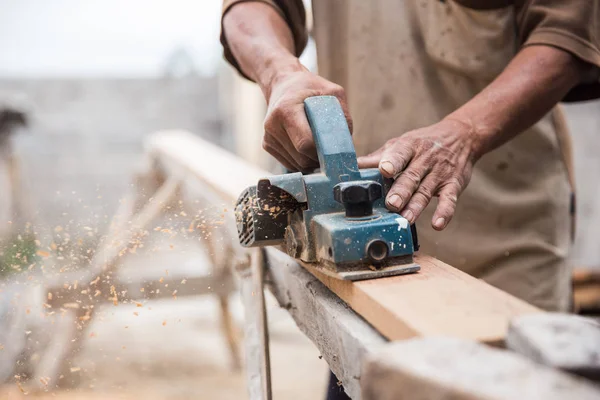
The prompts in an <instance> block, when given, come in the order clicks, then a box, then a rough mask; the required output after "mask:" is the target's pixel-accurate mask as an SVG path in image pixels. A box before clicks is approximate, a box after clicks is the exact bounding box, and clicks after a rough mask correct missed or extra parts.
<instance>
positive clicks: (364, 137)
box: [313, 0, 572, 311]
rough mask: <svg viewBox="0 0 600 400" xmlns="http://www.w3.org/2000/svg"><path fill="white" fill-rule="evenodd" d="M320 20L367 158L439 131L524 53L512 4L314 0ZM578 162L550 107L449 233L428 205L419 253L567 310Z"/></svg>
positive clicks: (466, 199)
mask: <svg viewBox="0 0 600 400" xmlns="http://www.w3.org/2000/svg"><path fill="white" fill-rule="evenodd" d="M313 18H314V36H315V40H316V45H317V46H316V47H317V57H318V68H319V74H320V75H322V76H324V77H325V78H327V79H330V80H332V81H334V82H336V83H339V84H340V85H342V86H344V87H345V88H346V91H347V96H348V101H349V107H350V111H351V114H352V116H353V120H354V141H355V145H356V149H357V152H358V154H359V155H360V154H367V153H369V152H371V151H374V150H376V149H377V148H379V147H380V146H382V145H383V144H384V143H385V142H386V141H387V140H389V139H391V138H394V137H397V136H399V135H401V134H402V133H404V132H407V131H410V130H412V129H416V128H421V127H425V126H428V125H431V124H434V123H436V122H439V121H440V120H441V119H442V118H444V117H445V116H446V115H448V114H449V113H451V112H452V111H454V110H456V109H457V108H459V107H460V106H461V105H463V104H464V103H466V102H467V101H469V100H470V99H471V98H472V97H474V96H475V95H476V94H477V93H478V92H480V91H481V90H482V89H483V88H484V87H485V86H486V85H488V84H489V83H490V82H491V81H492V80H493V79H494V78H495V77H496V76H498V74H500V72H501V71H502V70H503V69H504V67H505V66H506V65H507V64H508V63H509V62H510V60H511V59H512V58H513V57H514V55H515V54H516V52H517V51H518V46H517V37H516V29H515V26H516V24H515V20H514V18H515V15H514V10H513V7H512V6H509V7H505V8H501V9H495V10H487V11H476V10H472V9H468V8H466V7H463V6H460V5H458V4H456V3H455V2H453V1H452V0H447V1H444V2H442V1H433V0H398V1H389V0H370V1H364V0H344V1H340V0H318V1H314V2H313ZM570 163H571V156H570V143H569V137H568V134H567V131H566V128H565V124H564V120H563V118H562V115H561V113H560V110H559V109H554V110H553V111H552V112H550V113H549V114H548V115H546V116H544V117H543V118H542V119H541V120H540V121H539V122H538V123H537V124H535V125H534V126H533V127H531V128H530V129H528V130H527V131H525V132H523V133H522V134H520V135H519V136H517V137H516V138H515V139H513V140H511V141H510V142H509V143H506V144H505V145H503V146H501V147H499V148H498V149H496V150H494V151H492V152H490V153H488V154H486V155H485V156H483V157H482V158H481V159H480V160H479V161H478V163H477V164H476V165H475V168H474V171H473V176H472V179H471V182H470V184H469V186H468V188H467V189H466V190H465V191H464V192H463V194H462V195H461V196H460V198H459V201H458V205H457V208H456V214H455V216H454V219H453V220H452V221H451V223H450V224H449V226H448V227H447V228H446V229H445V230H444V231H443V232H437V231H434V230H433V229H432V228H431V218H432V215H433V211H434V209H435V205H436V204H437V200H434V201H432V204H431V205H430V206H429V207H427V209H426V210H425V211H424V212H423V214H422V216H421V217H420V219H419V221H418V222H417V226H418V232H419V241H420V243H421V249H422V251H423V252H425V253H427V254H431V255H433V256H435V257H437V258H439V259H441V260H443V261H445V262H447V263H448V264H451V265H453V266H455V267H457V268H460V269H461V270H463V271H465V272H467V273H469V274H472V275H474V276H476V277H478V278H481V279H483V280H485V281H486V282H488V283H490V284H492V285H494V286H496V287H498V288H500V289H502V290H504V291H506V292H509V293H512V294H514V295H515V296H517V297H519V298H521V299H524V300H526V301H528V302H530V303H532V304H534V305H537V306H539V307H541V308H543V309H547V310H560V311H563V310H566V309H567V308H568V305H569V299H570V271H569V270H568V268H567V262H566V260H567V256H568V253H569V248H570V242H571V232H572V226H571V221H572V216H571V212H570V206H571V201H572V189H571V184H570V182H569V180H570V179H569V172H568V171H569V170H568V168H566V164H570ZM571 170H572V169H571ZM571 176H572V175H571ZM424 295H426V294H424Z"/></svg>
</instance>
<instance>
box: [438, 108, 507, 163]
mask: <svg viewBox="0 0 600 400" xmlns="http://www.w3.org/2000/svg"><path fill="white" fill-rule="evenodd" d="M443 121H445V122H446V123H449V124H451V126H452V129H453V130H454V131H455V132H461V135H463V137H464V140H463V141H464V142H465V143H466V146H467V147H468V148H469V153H470V154H471V159H472V160H473V161H477V160H479V158H481V156H483V155H484V154H485V153H487V152H488V151H490V150H491V149H492V148H493V145H492V143H493V137H494V136H495V135H497V131H493V130H492V129H487V128H486V127H483V126H480V125H479V124H477V123H476V121H474V120H473V119H472V118H469V117H467V116H464V115H459V114H457V113H452V114H450V115H448V116H447V117H446V118H444V120H443Z"/></svg>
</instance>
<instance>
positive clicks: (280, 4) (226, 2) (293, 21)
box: [221, 0, 308, 79]
mask: <svg viewBox="0 0 600 400" xmlns="http://www.w3.org/2000/svg"><path fill="white" fill-rule="evenodd" d="M247 1H258V2H261V3H265V4H268V5H270V6H271V7H273V8H274V9H275V11H277V13H278V14H279V15H281V17H282V18H283V19H284V20H285V22H286V23H287V25H288V26H289V27H290V31H291V32H292V36H293V38H294V47H295V55H296V57H300V54H302V52H303V51H304V48H305V47H306V43H307V41H308V31H307V28H306V10H305V9H304V4H303V3H302V0H223V11H222V13H221V44H222V45H223V56H224V57H225V59H226V60H227V61H228V62H229V63H230V64H231V65H232V66H233V67H234V68H235V69H237V70H238V72H239V73H240V74H241V75H243V76H244V77H245V78H248V77H247V76H246V75H245V74H244V72H243V71H242V69H241V68H240V66H239V64H238V62H237V60H236V59H235V56H234V55H233V53H232V52H231V49H230V47H229V45H228V43H227V38H226V37H225V34H224V30H223V18H224V17H225V14H227V12H228V11H229V10H231V8H232V7H234V6H235V5H237V4H239V3H244V2H247ZM248 79H249V78H248Z"/></svg>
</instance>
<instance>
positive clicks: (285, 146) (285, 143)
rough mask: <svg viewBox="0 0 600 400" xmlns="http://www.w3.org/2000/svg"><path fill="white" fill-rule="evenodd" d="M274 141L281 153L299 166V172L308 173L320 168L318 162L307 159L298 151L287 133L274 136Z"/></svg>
mask: <svg viewBox="0 0 600 400" xmlns="http://www.w3.org/2000/svg"><path fill="white" fill-rule="evenodd" d="M273 140H274V141H276V142H277V144H278V145H279V149H280V152H283V153H284V154H285V155H286V157H287V158H288V159H291V160H293V162H294V164H295V165H298V167H299V169H298V170H299V171H307V170H310V169H314V168H317V167H318V166H319V161H318V160H313V159H312V158H310V157H307V156H305V155H304V154H301V153H299V152H298V150H296V148H295V147H294V145H293V144H292V142H291V140H290V139H289V136H288V134H287V132H285V133H284V134H281V135H276V136H274V137H273Z"/></svg>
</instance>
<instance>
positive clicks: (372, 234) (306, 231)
mask: <svg viewBox="0 0 600 400" xmlns="http://www.w3.org/2000/svg"><path fill="white" fill-rule="evenodd" d="M304 110H305V112H306V116H307V118H308V122H309V125H310V128H311V130H312V134H313V138H314V141H315V145H316V148H317V154H318V157H319V165H320V172H317V173H313V174H307V175H305V174H302V173H300V172H295V173H288V174H283V175H275V176H270V177H266V178H263V179H261V180H260V181H259V182H258V184H257V185H256V186H251V187H249V188H247V189H246V190H245V191H244V192H243V193H242V194H241V195H240V197H239V199H238V201H237V203H236V208H235V213H236V222H237V229H238V234H239V240H240V243H241V244H242V246H244V247H256V246H274V245H282V246H283V247H284V249H285V251H286V252H287V254H288V255H290V256H291V257H294V258H297V259H300V260H302V261H305V262H309V263H315V267H316V268H318V269H319V270H320V271H321V272H323V273H325V274H327V275H329V276H332V277H335V278H338V279H344V280H352V281H355V280H363V279H374V278H380V277H385V276H393V275H401V274H407V273H412V272H416V271H418V270H419V266H418V265H417V264H415V262H414V260H413V253H414V252H415V251H417V250H418V241H417V233H416V229H415V228H414V226H411V225H409V223H408V220H406V219H405V218H404V217H402V216H400V215H398V214H396V213H393V212H391V211H388V210H387V209H386V207H385V202H384V199H385V195H386V193H387V192H388V190H389V188H390V187H391V184H392V180H391V179H387V178H384V177H383V176H382V175H381V173H380V172H379V170H378V169H376V168H370V169H362V170H359V169H358V162H357V160H356V152H355V150H354V145H353V144H352V137H351V135H350V130H349V129H348V124H347V122H346V118H345V116H344V113H343V110H342V107H341V105H340V103H339V101H338V100H337V98H336V97H334V96H316V97H309V98H307V99H306V100H304Z"/></svg>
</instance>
